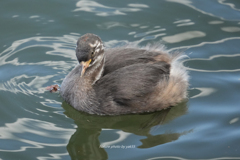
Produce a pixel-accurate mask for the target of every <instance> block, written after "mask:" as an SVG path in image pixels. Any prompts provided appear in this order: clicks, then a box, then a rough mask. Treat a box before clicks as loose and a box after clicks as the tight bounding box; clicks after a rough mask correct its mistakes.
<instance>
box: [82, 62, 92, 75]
mask: <svg viewBox="0 0 240 160" xmlns="http://www.w3.org/2000/svg"><path fill="white" fill-rule="evenodd" d="M91 61H92V59H89V60H88V61H86V62H81V64H82V72H81V77H82V76H83V75H84V73H85V71H86V69H87V68H88V66H89V64H90V63H91Z"/></svg>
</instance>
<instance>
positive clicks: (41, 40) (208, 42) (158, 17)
mask: <svg viewBox="0 0 240 160" xmlns="http://www.w3.org/2000/svg"><path fill="white" fill-rule="evenodd" d="M0 15H1V16H0V22H1V25H0V35H1V38H0V101H1V105H0V159H2V160H10V159H22V160H33V159H39V160H46V159H64V160H68V159H93V160H95V159H111V160H112V159H114V160H115V159H116V160H117V159H119V160H122V159H129V160H130V159H131V160H135V159H136V160H145V159H148V160H156V159H168V160H170V159H171V160H172V159H173V160H178V159H216V160H218V159H221V160H222V159H226V160H227V159H240V145H239V143H240V138H239V135H240V130H239V127H240V121H239V118H240V114H239V113H240V109H239V104H240V97H239V90H240V63H239V62H240V52H239V51H240V47H239V44H240V2H239V1H238V0H205V1H204V0H160V1H154V0H149V1H143V0H139V1H134V0H130V1H127V0H122V1H110V0H105V1H103V0H99V1H91V0H88V1H87V0H80V1H77V0H71V1H63V0H58V1H56V0H54V1H36V0H35V1H30V0H22V1H17V0H10V1H2V2H0ZM89 32H90V33H95V34H97V35H99V36H100V37H101V38H102V40H103V41H104V42H105V45H106V46H107V47H115V46H120V45H124V44H126V43H129V42H136V43H138V44H139V45H141V46H144V45H146V44H148V43H156V42H161V43H164V44H165V45H166V47H167V48H168V49H169V50H170V51H177V50H180V51H185V53H186V54H187V56H188V58H187V59H185V60H184V62H183V64H184V66H186V67H187V69H188V71H189V74H190V76H191V78H190V87H189V90H188V92H189V100H188V101H186V102H183V103H181V104H179V105H178V106H175V107H173V108H171V109H167V110H164V111H161V112H156V113H151V114H141V115H124V116H115V117H108V116H106V117H101V116H95V115H88V114H85V113H81V112H78V111H76V110H74V109H73V108H72V107H71V106H69V105H68V104H66V103H65V102H64V101H63V100H62V99H61V97H60V96H59V94H51V93H49V92H46V91H45V87H46V86H49V85H52V84H56V83H57V84H60V83H61V82H62V80H63V78H64V77H65V76H66V74H67V73H68V72H69V71H71V70H72V69H73V67H74V66H75V65H76V64H77V61H76V59H75V53H74V50H75V46H76V41H77V39H78V38H79V36H81V35H83V34H85V33H89Z"/></svg>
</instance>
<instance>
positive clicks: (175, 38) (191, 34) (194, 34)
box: [162, 31, 206, 43]
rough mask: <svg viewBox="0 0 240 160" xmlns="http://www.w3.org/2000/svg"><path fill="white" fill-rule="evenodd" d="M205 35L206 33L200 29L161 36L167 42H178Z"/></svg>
mask: <svg viewBox="0 0 240 160" xmlns="http://www.w3.org/2000/svg"><path fill="white" fill-rule="evenodd" d="M205 36H206V34H205V33H204V32H201V31H188V32H183V33H178V34H175V35H172V36H166V37H163V38H162V39H163V40H164V41H165V42H167V43H179V42H182V41H186V40H190V39H194V38H200V37H205Z"/></svg>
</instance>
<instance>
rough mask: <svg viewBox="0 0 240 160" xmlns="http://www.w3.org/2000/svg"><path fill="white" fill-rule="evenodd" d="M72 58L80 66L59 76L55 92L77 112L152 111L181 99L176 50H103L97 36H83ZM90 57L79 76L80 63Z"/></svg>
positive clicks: (184, 81) (182, 77)
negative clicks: (74, 57) (172, 52)
mask: <svg viewBox="0 0 240 160" xmlns="http://www.w3.org/2000/svg"><path fill="white" fill-rule="evenodd" d="M76 56H77V58H78V61H79V63H80V64H79V65H77V66H76V67H75V68H74V69H73V70H72V71H71V72H70V73H69V74H68V75H67V76H66V78H65V79H64V80H63V82H62V85H61V90H60V94H61V96H62V97H63V99H64V100H65V101H66V102H67V103H69V104H70V105H72V106H73V107H74V108H75V109H77V110H80V111H84V112H87V113H89V114H98V115H119V114H129V113H142V112H153V111H158V110H161V109H165V108H167V107H169V106H174V105H176V104H177V103H179V102H181V101H182V100H184V99H185V98H187V93H186V91H187V87H188V75H187V72H186V70H185V68H184V67H183V66H182V65H181V63H180V59H181V57H182V56H181V55H180V54H169V53H167V52H165V51H164V50H163V49H162V48H161V49H159V48H158V47H156V46H152V47H151V46H148V47H146V48H137V47H135V46H134V47H133V46H125V47H119V48H113V49H108V50H106V51H105V50H104V48H103V45H102V41H101V39H100V38H99V37H98V36H96V35H94V34H85V35H84V36H82V37H80V38H79V40H78V42H77V48H76ZM90 59H91V60H92V61H91V63H90V65H89V67H87V69H86V72H85V73H84V74H83V76H81V72H82V70H83V66H82V64H81V63H82V62H83V61H84V62H86V61H88V60H90Z"/></svg>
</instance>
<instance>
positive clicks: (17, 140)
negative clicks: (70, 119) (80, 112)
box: [0, 118, 75, 152]
mask: <svg viewBox="0 0 240 160" xmlns="http://www.w3.org/2000/svg"><path fill="white" fill-rule="evenodd" d="M74 131H75V130H74V129H64V128H60V127H57V126H56V125H55V124H53V123H50V122H45V121H40V120H35V119H29V118H19V119H18V120H17V121H16V122H14V123H8V124H6V126H4V127H0V132H1V133H0V135H1V136H0V139H1V141H2V140H7V141H6V142H5V143H1V144H3V145H1V144H0V151H5V152H22V151H25V150H26V149H28V148H44V147H46V146H66V144H67V142H68V139H69V137H70V136H71V135H72V133H73V132H74ZM56 135H57V136H56ZM36 136H37V137H36ZM9 140H12V141H14V145H11V141H9ZM44 141H45V142H44Z"/></svg>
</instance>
